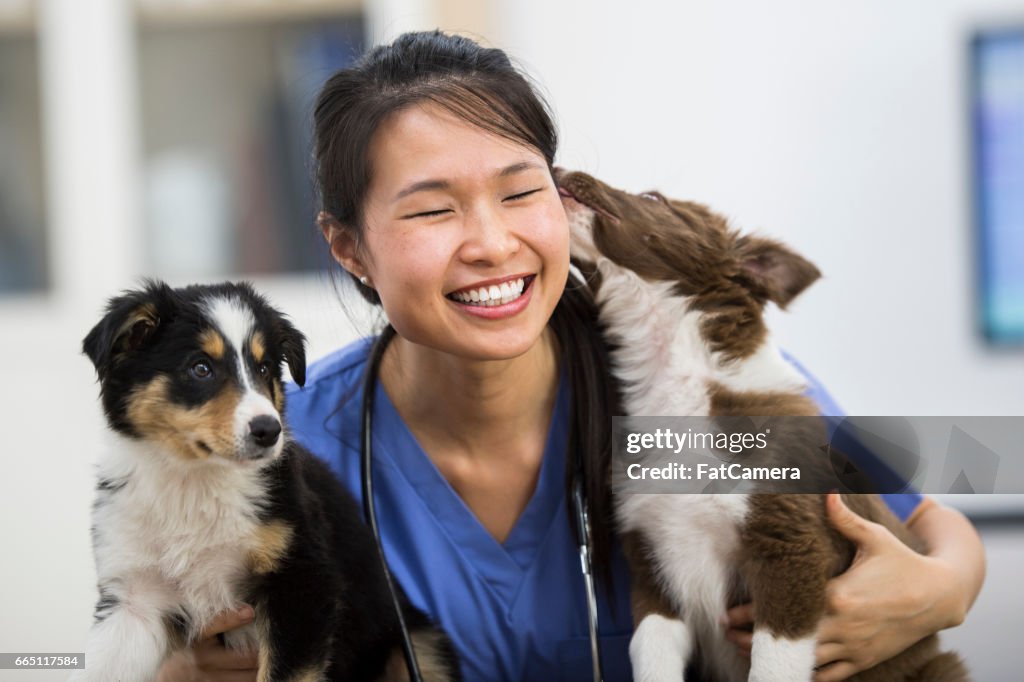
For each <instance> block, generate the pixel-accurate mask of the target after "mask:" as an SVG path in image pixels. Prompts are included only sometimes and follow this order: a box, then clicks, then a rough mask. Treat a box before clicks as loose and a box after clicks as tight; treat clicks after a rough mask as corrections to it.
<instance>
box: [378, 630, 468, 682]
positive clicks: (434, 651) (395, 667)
mask: <svg viewBox="0 0 1024 682" xmlns="http://www.w3.org/2000/svg"><path fill="white" fill-rule="evenodd" d="M443 638H444V636H443V635H442V634H441V633H440V632H438V631H437V630H417V631H416V632H413V633H412V646H413V649H414V650H415V651H416V662H417V663H418V664H419V668H420V675H422V676H423V679H424V681H425V682H445V681H447V680H450V679H452V677H451V675H450V674H449V672H448V671H449V665H455V662H454V661H451V662H449V661H448V660H447V659H446V658H445V655H444V654H443V653H442V651H443V648H442V642H443ZM380 682H409V670H408V669H407V668H406V667H405V653H404V652H403V651H402V647H401V646H397V647H395V648H394V649H393V650H392V652H391V655H390V656H389V657H388V662H387V665H386V666H385V668H384V675H383V676H382V677H381V678H380Z"/></svg>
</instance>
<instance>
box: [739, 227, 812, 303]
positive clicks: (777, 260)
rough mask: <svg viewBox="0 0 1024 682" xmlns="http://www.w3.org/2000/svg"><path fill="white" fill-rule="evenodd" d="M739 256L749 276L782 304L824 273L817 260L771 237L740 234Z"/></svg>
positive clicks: (757, 285) (763, 291)
mask: <svg viewBox="0 0 1024 682" xmlns="http://www.w3.org/2000/svg"><path fill="white" fill-rule="evenodd" d="M736 257H737V258H738V259H739V263H740V269H741V270H742V272H743V274H744V275H745V277H746V278H747V279H749V280H751V281H752V283H753V284H754V285H755V287H756V288H758V289H760V290H762V293H763V294H764V295H765V296H766V297H767V298H768V299H769V300H771V301H774V302H775V303H776V304H777V305H778V306H779V307H780V308H785V307H786V306H787V305H789V302H790V301H792V300H793V299H794V298H796V297H797V296H798V295H799V294H800V293H801V292H802V291H803V290H804V289H806V288H807V287H809V286H810V285H811V284H813V283H814V281H815V280H816V279H818V278H819V277H821V271H820V270H818V268H817V267H815V266H814V264H813V263H811V262H810V261H808V260H807V259H805V258H804V257H803V256H800V255H798V254H797V253H795V252H793V251H792V250H790V249H789V248H788V247H786V246H784V245H783V244H780V243H779V242H776V241H773V240H771V239H764V238H762V237H751V236H743V237H739V238H738V239H737V240H736Z"/></svg>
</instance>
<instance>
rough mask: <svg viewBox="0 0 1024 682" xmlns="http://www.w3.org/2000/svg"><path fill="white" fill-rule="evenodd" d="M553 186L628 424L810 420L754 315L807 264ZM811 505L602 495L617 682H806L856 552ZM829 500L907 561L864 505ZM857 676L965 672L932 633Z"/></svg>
mask: <svg viewBox="0 0 1024 682" xmlns="http://www.w3.org/2000/svg"><path fill="white" fill-rule="evenodd" d="M556 178H557V182H558V185H559V188H560V191H561V193H562V195H563V202H564V204H565V207H566V212H567V214H568V216H569V222H570V229H571V239H572V255H573V257H574V259H575V260H576V261H577V262H578V263H579V265H580V268H581V269H582V270H583V271H584V274H585V275H586V276H587V279H588V281H589V282H590V285H591V287H592V288H593V289H594V296H595V299H596V302H597V304H598V306H599V310H600V313H599V314H600V318H601V322H602V323H603V324H604V326H605V328H606V329H607V332H606V334H607V337H608V340H609V342H610V345H611V346H612V350H611V357H612V364H613V369H614V372H615V374H616V376H617V377H618V378H619V380H620V381H621V384H622V387H621V388H622V395H623V407H624V409H625V412H626V414H627V415H631V416H653V415H680V416H683V415H685V416H712V417H714V416H777V415H792V416H801V415H808V416H810V415H817V414H818V410H817V408H816V406H815V405H814V403H813V402H812V401H811V400H810V399H808V398H807V397H805V396H804V395H803V393H804V390H805V389H806V385H805V381H804V379H803V377H802V376H801V375H800V374H799V373H798V372H797V371H796V370H795V369H794V368H793V367H792V366H791V365H790V364H789V363H788V362H787V361H786V360H785V359H784V358H783V357H782V355H781V354H780V352H779V351H778V350H777V348H776V347H775V346H774V345H773V344H772V343H771V341H770V338H769V333H768V329H767V327H766V325H765V321H764V316H763V311H764V308H765V306H766V304H767V303H768V302H769V301H770V302H773V303H775V304H776V305H778V306H779V307H782V308H784V307H785V306H786V305H787V304H789V303H790V301H792V300H793V299H794V298H795V297H796V296H797V295H798V294H800V292H802V291H803V290H804V289H805V288H806V287H807V286H809V285H810V284H811V283H812V282H814V281H815V280H816V279H817V278H818V277H819V276H820V273H819V272H818V269H817V268H816V267H815V266H814V265H812V264H811V263H809V262H808V261H807V260H805V259H804V258H802V257H800V256H799V255H797V254H796V253H794V252H793V251H791V250H790V249H788V248H787V247H785V246H784V245H782V244H781V243H779V242H776V241H772V240H769V239H763V238H760V237H755V236H745V235H740V234H739V233H738V232H736V231H735V230H732V229H730V228H729V226H728V225H727V223H726V221H725V219H724V218H723V217H721V216H719V215H716V214H715V213H713V212H711V211H710V210H708V208H707V207H705V206H702V205H700V204H695V203H691V202H685V201H676V200H671V199H666V198H665V197H664V196H662V195H661V194H659V193H657V192H651V193H646V194H642V195H634V194H630V193H627V192H624V191H621V190H617V189H613V188H611V187H609V186H607V185H605V184H604V183H602V182H600V181H599V180H597V179H595V178H593V177H591V176H589V175H586V174H584V173H580V172H566V171H562V170H558V171H556ZM805 421H807V422H812V423H813V422H815V421H817V420H805ZM814 442H816V443H823V442H825V441H824V440H816V441H814ZM805 464H807V463H806V462H801V465H802V466H803V465H805ZM822 465H823V466H828V465H827V463H823V464H822ZM753 492H754V493H756V492H757V488H756V487H755V488H754V489H753ZM824 497H825V496H824V495H821V494H814V495H811V494H802V495H800V494H788V495H787V494H763V493H762V494H717V495H716V494H701V495H686V494H616V495H615V499H614V507H615V516H616V523H617V526H618V531H619V533H620V534H621V536H622V538H623V543H624V546H625V549H626V553H627V557H628V559H629V562H630V567H631V572H632V580H633V585H632V602H633V616H634V624H635V626H636V630H635V633H634V636H633V640H632V642H631V643H630V658H631V660H632V664H633V672H634V678H635V679H637V680H645V681H647V680H665V681H669V680H671V681H672V682H678V681H679V680H681V679H683V678H684V675H685V671H686V670H687V667H688V665H691V666H692V668H693V669H695V670H697V671H699V674H700V675H701V676H702V677H703V678H704V679H713V680H728V681H735V680H747V679H749V680H754V681H757V682H786V681H790V680H793V681H796V680H801V681H806V680H809V679H811V677H812V676H813V670H814V650H815V643H816V642H815V633H816V631H817V627H818V624H819V622H820V620H821V618H822V616H823V614H824V605H825V584H826V582H827V581H828V580H829V579H830V578H831V577H833V576H835V575H837V574H839V573H841V572H843V571H844V570H846V568H848V567H849V565H850V563H851V561H852V559H853V556H854V553H855V547H854V546H853V544H852V543H851V542H850V541H849V540H847V539H846V538H844V537H843V536H841V535H840V534H839V533H838V532H836V531H835V530H834V529H833V528H832V527H831V526H830V525H829V524H828V522H827V520H826V518H825V511H824ZM844 500H845V501H846V503H847V504H848V505H849V506H850V507H851V508H852V509H854V510H855V511H856V512H857V513H859V514H860V515H861V516H863V517H865V518H867V519H870V520H872V521H876V522H879V523H882V524H884V525H885V526H886V527H888V528H889V529H890V530H892V531H893V532H894V533H895V534H896V535H897V537H899V538H900V539H901V540H902V541H903V542H904V543H906V544H908V545H910V546H912V547H914V548H915V549H916V550H918V551H920V549H921V548H920V547H919V546H916V545H915V539H914V538H913V536H912V535H911V534H910V533H909V532H908V531H907V530H906V529H905V528H904V526H903V525H902V524H901V523H900V522H899V521H898V520H897V519H896V518H895V516H893V514H892V513H891V512H890V511H889V510H888V508H887V507H886V506H885V504H884V503H883V502H882V501H881V500H880V499H879V498H878V497H877V496H875V495H844ZM748 600H753V602H754V603H755V604H756V605H757V615H756V622H755V624H754V635H753V650H752V653H751V660H750V661H746V660H744V659H743V658H741V657H740V656H739V655H738V654H737V651H736V649H735V647H734V646H733V645H732V644H731V643H729V642H728V641H727V640H726V639H725V637H724V631H723V628H722V627H721V626H720V625H719V619H720V617H721V616H722V615H723V614H724V612H725V611H726V610H727V609H728V608H729V607H731V606H733V605H736V604H739V603H743V602H745V601H748ZM856 679H858V680H878V681H888V680H929V682H934V681H936V680H950V681H952V680H964V679H967V675H966V672H965V671H964V670H963V668H962V666H961V665H960V663H959V661H958V659H957V657H956V656H955V655H953V654H940V653H939V651H938V640H937V638H936V637H935V636H931V637H928V638H926V639H924V640H922V641H921V642H919V643H918V644H916V645H914V646H912V647H911V648H910V649H908V650H907V651H905V652H904V653H902V654H900V655H899V656H897V657H895V658H893V659H891V660H890V661H886V662H884V663H882V664H880V665H878V666H876V667H874V668H872V669H871V670H869V671H865V672H864V673H862V674H860V675H857V676H856Z"/></svg>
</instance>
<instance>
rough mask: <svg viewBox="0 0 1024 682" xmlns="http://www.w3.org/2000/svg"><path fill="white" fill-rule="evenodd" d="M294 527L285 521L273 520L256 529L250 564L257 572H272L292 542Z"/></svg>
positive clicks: (250, 552) (250, 553)
mask: <svg viewBox="0 0 1024 682" xmlns="http://www.w3.org/2000/svg"><path fill="white" fill-rule="evenodd" d="M293 532H294V531H293V530H292V527H291V526H289V525H287V524H286V523H284V522H283V521H271V522H270V523H268V524H266V525H263V526H260V527H259V528H257V529H256V538H255V540H256V546H255V547H254V548H253V549H251V550H250V551H249V564H250V566H252V570H253V571H254V572H256V573H257V574H264V573H270V572H271V571H273V570H274V569H276V568H277V565H278V562H280V561H281V557H283V556H284V554H285V552H287V551H288V547H289V545H290V544H291V540H292V534H293Z"/></svg>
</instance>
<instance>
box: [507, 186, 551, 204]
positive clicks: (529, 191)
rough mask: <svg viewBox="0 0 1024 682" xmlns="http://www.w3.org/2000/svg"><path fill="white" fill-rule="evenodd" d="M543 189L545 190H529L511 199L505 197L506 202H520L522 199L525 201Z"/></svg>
mask: <svg viewBox="0 0 1024 682" xmlns="http://www.w3.org/2000/svg"><path fill="white" fill-rule="evenodd" d="M542 189H544V188H543V187H538V188H537V189H531V190H527V191H526V192H520V193H519V194H513V195H512V196H510V197H505V199H504V201H518V200H520V199H525V198H526V197H528V196H530V195H531V194H536V193H537V192H539V191H541V190H542Z"/></svg>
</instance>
